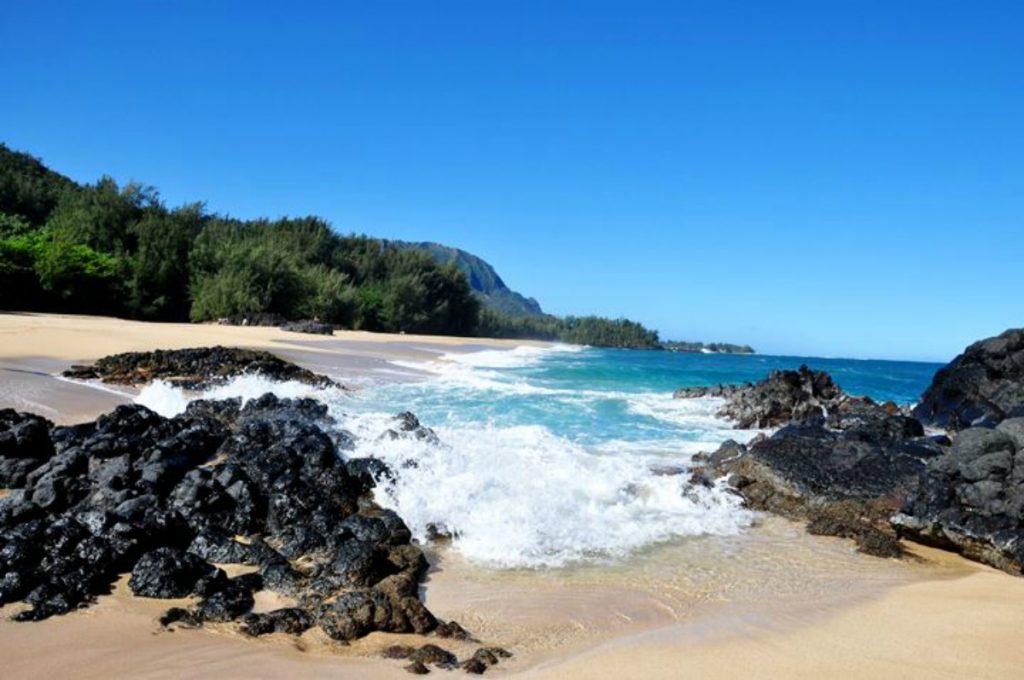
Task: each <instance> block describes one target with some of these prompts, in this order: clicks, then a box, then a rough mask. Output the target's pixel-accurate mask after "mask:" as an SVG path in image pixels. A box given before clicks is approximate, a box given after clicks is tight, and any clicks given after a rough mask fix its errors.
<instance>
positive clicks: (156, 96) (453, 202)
mask: <svg viewBox="0 0 1024 680" xmlns="http://www.w3.org/2000/svg"><path fill="white" fill-rule="evenodd" d="M0 73H2V74H3V78H2V80H0V91H2V93H3V94H2V104H0V140H2V141H5V142H6V143H8V144H9V145H11V146H13V147H15V148H18V149H22V150H27V151H29V152H31V153H33V154H34V155H36V156H40V157H42V158H43V159H44V160H45V161H46V162H47V163H49V164H50V165H52V166H53V167H54V168H56V169H58V170H60V171H62V172H64V173H65V174H68V175H70V176H71V177H73V178H75V179H77V180H83V181H93V180H95V179H96V178H98V177H99V176H100V175H102V174H105V173H106V174H110V175H112V176H114V177H115V178H116V179H118V180H119V181H127V180H129V179H135V180H140V181H144V182H147V183H149V184H153V185H155V186H157V187H158V188H159V189H160V190H161V193H162V195H163V197H164V198H165V200H166V201H167V202H168V203H171V204H180V203H183V202H186V201H190V200H195V199H204V200H206V201H207V203H208V206H209V208H210V209H211V210H214V211H218V212H224V213H230V214H232V215H235V216H239V217H256V216H279V215H285V214H287V215H299V214H318V215H322V216H324V217H326V218H328V219H329V220H330V221H331V222H332V223H333V224H334V226H335V228H336V229H338V230H339V231H342V232H349V231H355V232H365V233H369V234H372V235H377V236H384V237H393V238H402V239H413V240H434V241H441V242H444V243H448V244H451V245H455V246H459V247H462V248H465V249H467V250H470V251H472V252H474V253H477V254H479V255H481V256H483V257H484V258H486V259H487V260H489V261H490V262H492V263H493V264H494V265H495V267H496V268H497V269H498V271H499V273H501V274H502V276H503V277H504V278H505V279H506V281H507V282H508V283H509V284H510V285H511V286H512V287H513V288H515V289H517V290H520V291H521V292H523V293H526V294H528V295H533V296H535V297H537V298H538V299H539V300H540V301H541V303H542V304H543V305H544V307H545V309H547V310H549V311H551V312H555V313H559V314H565V313H599V314H604V315H610V316H619V315H626V316H629V317H632V318H636V319H638V320H640V321H642V322H644V323H645V324H648V325H650V326H652V327H655V328H657V329H659V330H660V331H661V334H662V337H664V338H675V339H689V340H708V341H712V340H722V341H734V342H749V343H751V344H753V345H755V346H756V347H757V348H758V349H759V350H762V351H765V352H773V353H787V354H801V353H802V354H812V355H843V356H854V357H901V358H925V359H941V360H945V359H949V358H950V357H952V356H953V355H954V354H955V353H957V352H958V351H959V350H960V349H961V348H962V347H963V346H964V345H965V344H967V343H968V342H970V341H972V340H974V339H976V338H979V337H983V336H986V335H991V334H993V333H996V332H1000V331H1002V330H1003V329H1005V328H1007V327H1010V326H1020V325H1024V3H1021V2H1005V3H995V2H978V1H974V0H963V1H962V2H957V3H950V2H941V1H920V2H898V1H893V0H889V1H885V2H840V1H838V0H836V1H831V0H820V1H817V2H804V3H792V2H778V1H773V2H762V1H757V2H727V1H719V2H663V3H655V2H643V1H639V0H629V1H628V2H626V1H623V2H617V3H605V2H595V1H594V0H590V1H587V2H579V3H558V2H536V3H532V2H489V1H486V0H477V1H475V2H458V3H456V2H444V1H440V0H438V1H433V0H432V1H429V2H423V1H420V2H405V3H396V2H373V1H369V0H367V1H364V2H352V3H342V2H338V3H323V4H318V3H306V2H300V1H290V2H281V3H267V4H266V5H265V6H264V5H261V4H260V3H257V2H237V3H216V2H202V3H200V2H143V1H137V2H123V3H114V2H94V3H86V2H63V3H49V2H42V1H40V0H32V1H31V2H25V1H24V0H4V2H3V3H0Z"/></svg>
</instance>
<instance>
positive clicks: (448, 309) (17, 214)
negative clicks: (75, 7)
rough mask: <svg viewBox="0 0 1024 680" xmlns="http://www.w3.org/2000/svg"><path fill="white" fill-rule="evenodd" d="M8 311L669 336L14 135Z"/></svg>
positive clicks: (572, 335)
mask: <svg viewBox="0 0 1024 680" xmlns="http://www.w3.org/2000/svg"><path fill="white" fill-rule="evenodd" d="M495 276H496V275H495ZM0 309H18V310H38V311H60V312H78V313H91V314H112V315H117V316H124V317H129V318H136V319H148V320H155V321H185V320H192V321H211V320H216V319H220V318H224V317H232V316H236V315H246V314H255V313H267V314H277V315H280V316H283V317H285V318H289V319H301V318H318V319H320V320H321V321H324V322H327V323H332V324H336V325H339V326H341V327H345V328H356V329H364V330H371V331H387V332H409V333H431V334H449V335H463V336H467V335H474V334H476V335H481V336H489V337H509V338H537V339H549V340H560V341H563V342H571V343H579V344H589V345H599V346H609V347H644V348H648V347H657V346H658V334H657V333H656V332H654V331H651V330H648V329H646V328H644V327H643V326H642V325H640V324H638V323H636V322H633V321H628V320H626V319H617V320H610V319H602V318H599V317H593V316H585V317H566V318H558V317H554V316H549V315H542V314H538V315H532V316H520V317H512V316H510V315H508V314H505V313H502V312H500V311H495V310H492V309H484V308H483V307H482V305H481V302H480V300H479V299H478V298H477V297H476V296H475V295H474V293H473V290H472V288H471V286H470V284H469V282H468V281H467V278H466V276H465V274H464V273H463V271H460V269H459V268H458V266H457V262H454V261H453V262H451V263H448V264H443V263H440V262H438V261H437V258H435V257H432V256H431V254H430V253H429V252H426V251H424V250H420V249H415V248H409V247H401V244H393V243H391V242H388V241H382V240H380V239H375V238H370V237H367V236H356V235H348V236H344V235H339V234H337V233H335V232H334V231H333V230H332V229H331V227H330V225H329V224H328V223H327V222H326V221H324V220H323V219H321V218H318V217H312V216H310V217H299V218H287V217H286V218H281V219H276V220H269V219H257V220H239V219H234V218H231V217H226V216H223V215H218V214H214V213H210V212H208V211H207V210H206V207H205V205H204V204H202V203H190V204H187V205H182V206H179V207H173V208H172V207H168V206H167V205H165V204H164V202H163V200H162V199H161V198H160V194H159V193H158V192H157V190H156V189H154V188H153V187H150V186H146V185H143V184H138V183H134V182H132V183H128V184H125V185H123V186H120V185H118V183H117V182H116V181H115V180H114V179H112V178H110V177H103V178H101V179H99V180H98V181H97V182H96V183H94V184H78V183H76V182H74V181H72V180H70V179H68V178H67V177H64V176H63V175H60V174H59V173H56V172H54V171H53V170H50V169H49V168H47V167H46V166H45V165H43V163H42V162H40V161H39V160H37V159H35V158H33V157H31V156H29V155H27V154H24V153H20V152H16V151H12V150H11V149H9V148H8V147H6V146H5V145H3V144H0ZM538 309H539V308H538Z"/></svg>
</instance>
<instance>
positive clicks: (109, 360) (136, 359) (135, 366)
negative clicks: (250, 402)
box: [64, 346, 334, 389]
mask: <svg viewBox="0 0 1024 680" xmlns="http://www.w3.org/2000/svg"><path fill="white" fill-rule="evenodd" d="M244 373H258V374H260V375H264V376H266V377H268V378H271V379H273V380H298V381H299V382H304V383H309V384H310V385H321V386H327V385H333V384H334V383H333V381H332V380H331V379H330V378H327V377H325V376H322V375H318V374H316V373H313V372H312V371H308V370H306V369H305V368H302V367H301V366H297V365H295V364H293V363H291V362H290V361H285V360H284V359H280V358H278V357H276V356H274V355H273V354H271V353H270V352H263V351H259V350H252V349H242V348H239V347H220V346H217V347H198V348H194V349H176V350H155V351H152V352H125V353H123V354H114V355H111V356H108V357H103V358H102V359H99V360H98V361H96V363H94V364H92V365H91V366H72V367H71V368H70V369H69V370H67V371H64V376H65V377H68V378H76V379H79V380H102V381H103V382H108V383H116V384H121V385H141V384H145V383H148V382H150V381H153V380H157V379H161V380H166V381H167V382H170V383H173V384H175V385H178V386H180V387H184V388H186V389H206V388H208V387H211V386H213V385H216V384H218V383H222V382H224V381H226V380H228V379H230V378H232V377H234V376H237V375H241V374H244Z"/></svg>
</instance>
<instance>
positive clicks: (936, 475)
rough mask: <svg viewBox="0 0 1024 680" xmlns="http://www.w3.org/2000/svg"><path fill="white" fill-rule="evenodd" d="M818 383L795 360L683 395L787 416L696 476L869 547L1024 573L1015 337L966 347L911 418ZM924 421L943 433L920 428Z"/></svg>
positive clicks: (1022, 338)
mask: <svg viewBox="0 0 1024 680" xmlns="http://www.w3.org/2000/svg"><path fill="white" fill-rule="evenodd" d="M794 374H795V375H794ZM826 378H827V376H825V377H824V378H823V377H822V374H819V373H817V372H814V371H810V370H809V369H806V367H802V368H801V369H800V371H798V372H788V375H787V374H786V373H785V372H783V373H778V372H776V373H773V374H772V375H771V376H769V378H768V379H767V380H765V381H762V382H761V383H757V384H755V385H748V386H740V387H735V386H726V387H722V388H697V389H695V390H681V391H680V392H678V393H677V394H676V396H678V397H686V396H709V395H711V396H719V397H723V398H725V399H726V400H727V406H726V407H725V408H724V409H723V411H722V415H725V416H728V417H732V418H735V419H738V420H739V425H741V426H748V425H750V424H753V423H757V424H759V425H762V426H763V425H764V424H766V423H777V419H778V418H780V417H783V416H785V415H786V414H792V418H793V420H792V421H791V422H789V423H788V424H786V425H785V426H784V427H782V428H781V429H779V430H778V431H776V432H775V433H774V434H772V435H771V436H764V435H761V436H759V437H757V438H756V439H754V440H753V441H752V442H751V443H750V444H749V445H748V446H743V445H739V444H736V443H735V442H728V443H726V444H724V445H723V446H722V447H721V448H720V449H719V450H718V451H716V452H715V453H713V454H711V455H705V456H701V457H698V459H697V463H698V467H697V468H695V470H694V473H693V479H694V481H695V482H698V483H704V484H710V483H713V481H714V480H715V479H716V478H719V477H722V476H726V477H727V478H728V480H729V482H730V483H731V484H732V485H733V486H734V487H735V489H736V490H737V491H738V493H740V494H741V495H742V496H743V498H744V500H745V501H746V503H747V505H749V506H750V507H752V508H755V509H759V510H767V511H770V512H774V513H777V514H781V515H784V516H787V517H791V518H795V519H803V520H807V522H808V530H809V531H811V532H812V533H820V534H828V535H835V536H844V537H848V538H852V539H854V540H855V541H856V542H857V544H858V546H859V547H860V549H861V550H863V551H865V552H869V553H872V554H876V555H882V556H892V555H897V554H899V552H900V548H899V543H898V538H899V537H901V536H902V537H908V538H911V539H914V540H916V541H919V542H922V543H928V544H931V545H934V546H937V547H940V548H944V549H948V550H953V551H956V552H960V553H962V554H963V555H964V556H966V557H969V558H971V559H975V560H978V561H981V562H985V563H987V564H990V565H992V566H995V567H997V568H999V569H1002V570H1004V571H1007V572H1009V573H1012V574H1024V416H1022V415H1021V414H1024V331H1022V330H1010V331H1007V332H1005V333H1003V334H1002V335H999V336H997V337H994V338H989V339H987V340H982V341H980V342H977V343H974V344H973V345H971V346H970V347H968V348H967V349H966V350H965V351H964V353H963V354H961V355H960V356H958V357H957V358H956V359H954V360H953V361H952V362H951V363H950V364H949V365H947V366H946V367H945V368H943V369H941V370H940V371H938V372H937V373H936V376H935V379H934V380H933V382H932V384H931V386H930V387H929V388H928V390H927V391H926V392H925V394H924V396H923V397H922V400H921V403H920V404H919V405H918V406H917V407H916V408H915V409H914V411H913V414H912V415H907V414H906V413H905V412H903V411H902V410H901V409H898V408H896V407H895V406H894V405H891V404H881V405H879V404H876V403H874V402H872V401H871V400H869V399H859V398H852V397H848V396H846V395H844V394H843V393H842V390H840V389H839V388H838V386H836V385H835V384H834V383H833V382H832V381H831V379H826ZM816 411H817V412H818V413H816ZM919 419H920V420H919ZM922 421H924V423H926V424H929V425H934V426H940V427H945V428H948V429H949V430H950V433H949V435H946V434H931V435H927V436H926V435H925V433H924V429H923V425H922Z"/></svg>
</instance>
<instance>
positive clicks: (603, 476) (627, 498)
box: [348, 414, 749, 567]
mask: <svg viewBox="0 0 1024 680" xmlns="http://www.w3.org/2000/svg"><path fill="white" fill-rule="evenodd" d="M348 426H349V429H351V430H353V431H354V432H355V433H356V435H357V437H358V438H359V441H360V444H359V445H358V446H357V449H356V451H355V455H373V456H376V457H378V458H381V459H383V460H385V461H386V462H387V463H388V464H389V465H390V466H391V467H392V468H393V469H395V470H398V475H397V478H396V480H395V482H394V483H393V484H390V485H387V486H385V487H384V493H379V494H378V496H377V500H378V502H380V503H381V504H382V505H385V506H388V507H391V508H393V509H394V510H395V511H396V512H398V513H399V514H400V515H401V516H402V517H403V518H404V519H405V520H406V521H407V522H408V523H409V525H410V527H411V528H412V529H413V531H414V533H415V534H416V535H417V536H418V537H420V538H424V537H425V535H426V531H427V527H428V526H429V525H431V524H434V525H437V526H439V527H441V528H443V529H444V530H447V531H448V532H451V533H452V534H454V535H455V539H454V542H453V545H454V546H455V548H456V549H457V550H459V551H460V552H461V553H462V554H463V555H465V556H466V557H467V558H468V559H470V560H473V561H475V562H477V563H480V564H485V565H490V566H496V567H540V566H548V567H552V566H563V565H565V564H568V563H571V562H575V561H578V560H582V559H587V558H609V557H612V558H614V557H620V556H624V555H626V554H628V553H629V552H631V551H633V550H636V549H637V548H640V547H642V546H645V545H649V544H651V543H655V542H657V541H662V540H665V539H668V538H670V537H673V536H692V535H701V534H734V533H736V532H738V531H739V530H740V529H741V528H743V527H744V526H746V524H747V523H748V522H749V515H748V514H747V513H746V512H744V511H743V510H741V509H740V507H739V502H738V500H737V499H736V498H735V497H734V496H733V495H731V494H729V493H727V492H725V491H724V490H722V489H705V488H703V487H694V486H692V485H689V484H688V483H687V482H686V477H685V475H664V474H658V473H657V471H656V468H657V465H656V464H655V463H660V462H661V461H659V460H658V459H657V458H655V457H650V458H649V459H648V457H645V456H637V455H633V456H616V455H605V454H602V453H601V452H599V451H591V450H587V449H586V448H584V447H582V446H579V445H577V444H574V443H572V442H570V441H568V440H567V439H565V438H562V437H558V436H556V435H554V434H552V433H551V432H550V431H549V430H548V429H546V428H544V427H541V426H537V425H530V426H519V427H508V428H495V427H439V428H437V434H438V436H439V437H440V440H441V443H440V444H438V445H433V444H429V443H426V442H423V441H419V440H415V439H395V440H380V441H375V440H374V438H373V434H374V433H379V432H380V431H381V429H382V428H383V427H386V426H387V420H386V419H382V418H381V414H367V415H364V416H361V417H356V418H353V419H351V420H350V421H349V422H348ZM360 435H361V436H360Z"/></svg>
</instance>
